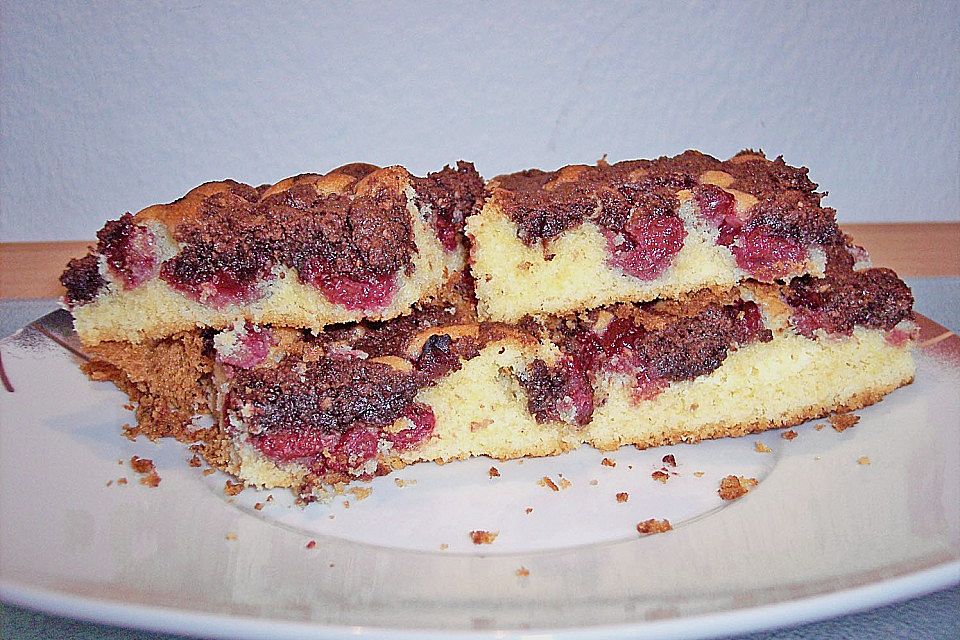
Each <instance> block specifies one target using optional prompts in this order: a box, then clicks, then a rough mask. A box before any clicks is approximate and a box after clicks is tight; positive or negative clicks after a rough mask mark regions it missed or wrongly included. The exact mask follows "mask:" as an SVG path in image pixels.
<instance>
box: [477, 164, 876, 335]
mask: <svg viewBox="0 0 960 640" xmlns="http://www.w3.org/2000/svg"><path fill="white" fill-rule="evenodd" d="M816 186H817V185H815V184H814V183H812V182H811V181H810V180H809V178H808V177H807V169H804V168H795V167H791V166H788V165H787V164H785V163H784V162H783V159H782V158H777V159H776V160H768V159H767V158H765V157H764V156H763V154H762V153H757V152H753V151H744V152H741V153H739V154H737V155H736V156H734V157H733V158H731V159H729V160H727V161H724V162H721V161H719V160H717V159H715V158H712V157H710V156H707V155H704V154H702V153H699V152H696V151H687V152H685V153H683V154H681V155H679V156H676V157H674V158H660V159H657V160H633V161H626V162H619V163H617V164H613V165H611V164H607V163H606V162H605V161H600V162H599V163H598V164H597V165H596V166H585V165H571V166H567V167H564V168H562V169H560V170H558V171H552V172H543V171H539V170H529V171H523V172H520V173H514V174H510V175H505V176H500V177H498V178H495V179H494V180H492V181H491V182H490V183H489V185H488V189H489V192H490V195H489V197H488V198H487V200H486V202H485V204H484V206H483V209H482V211H480V212H479V213H478V214H477V215H473V216H471V217H470V218H468V219H467V233H468V235H469V237H470V239H471V251H470V263H471V271H472V274H473V276H474V278H475V279H476V281H477V299H478V303H479V304H478V312H479V315H480V317H481V318H482V319H487V320H495V321H501V322H516V321H518V320H519V319H520V318H522V317H523V316H525V315H540V314H564V313H570V312H575V311H579V310H581V309H589V308H596V307H600V306H603V305H607V304H613V303H616V302H644V301H648V300H654V299H657V298H677V297H679V296H682V295H684V294H686V293H690V292H693V291H697V290H699V289H703V288H706V287H723V288H728V287H732V286H734V285H736V284H737V283H738V282H741V281H742V280H744V279H753V280H757V281H760V282H775V281H785V280H789V279H791V278H794V277H798V276H802V275H807V274H809V275H814V276H822V275H823V269H824V251H825V249H826V248H828V247H831V246H845V245H846V244H847V239H846V238H845V237H844V236H843V234H842V233H841V232H840V231H839V229H838V228H837V225H836V222H835V219H834V211H833V210H832V209H827V208H823V207H821V206H820V199H821V194H819V193H817V192H816ZM850 249H851V250H852V251H859V249H857V248H855V247H850Z"/></svg>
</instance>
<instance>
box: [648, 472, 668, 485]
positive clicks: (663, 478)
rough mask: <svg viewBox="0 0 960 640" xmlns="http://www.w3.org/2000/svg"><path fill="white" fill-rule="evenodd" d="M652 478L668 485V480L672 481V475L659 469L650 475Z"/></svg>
mask: <svg viewBox="0 0 960 640" xmlns="http://www.w3.org/2000/svg"><path fill="white" fill-rule="evenodd" d="M650 477H651V478H653V479H654V480H656V481H657V482H662V483H663V484H667V480H669V479H670V474H669V473H665V472H663V471H660V470H659V469H657V470H656V471H654V472H653V473H651V474H650Z"/></svg>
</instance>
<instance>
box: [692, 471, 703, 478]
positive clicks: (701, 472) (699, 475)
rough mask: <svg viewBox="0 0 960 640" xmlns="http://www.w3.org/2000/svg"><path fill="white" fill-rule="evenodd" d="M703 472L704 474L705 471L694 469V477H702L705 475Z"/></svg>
mask: <svg viewBox="0 0 960 640" xmlns="http://www.w3.org/2000/svg"><path fill="white" fill-rule="evenodd" d="M703 474H704V472H703V471H694V472H693V477H694V478H702V477H703Z"/></svg>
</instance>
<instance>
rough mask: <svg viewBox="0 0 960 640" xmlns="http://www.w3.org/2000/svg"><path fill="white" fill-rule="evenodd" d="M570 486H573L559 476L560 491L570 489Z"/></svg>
mask: <svg viewBox="0 0 960 640" xmlns="http://www.w3.org/2000/svg"><path fill="white" fill-rule="evenodd" d="M572 486H573V483H572V482H570V481H569V480H567V479H566V478H564V477H563V476H560V488H561V489H569V488H570V487H572Z"/></svg>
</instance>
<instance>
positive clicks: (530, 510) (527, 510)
mask: <svg viewBox="0 0 960 640" xmlns="http://www.w3.org/2000/svg"><path fill="white" fill-rule="evenodd" d="M523 512H524V513H526V514H528V515H529V514H531V513H533V507H527V508H526V509H524V510H523Z"/></svg>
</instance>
